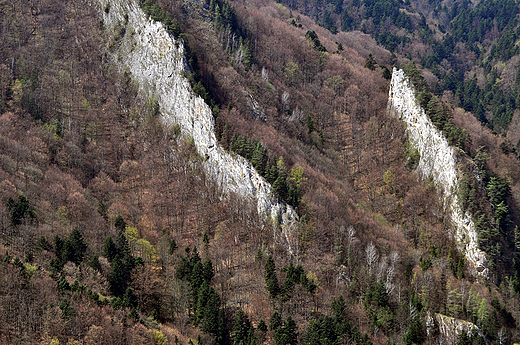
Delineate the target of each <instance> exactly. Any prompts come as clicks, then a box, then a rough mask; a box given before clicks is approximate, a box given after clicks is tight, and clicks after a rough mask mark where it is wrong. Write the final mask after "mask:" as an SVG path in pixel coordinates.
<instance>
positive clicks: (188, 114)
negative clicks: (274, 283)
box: [99, 0, 298, 254]
mask: <svg viewBox="0 0 520 345" xmlns="http://www.w3.org/2000/svg"><path fill="white" fill-rule="evenodd" d="M99 3H100V5H101V6H100V13H101V15H102V16H103V22H104V25H105V27H106V28H107V29H108V31H109V32H115V33H118V32H121V28H123V29H124V35H121V36H122V37H121V38H120V39H119V40H118V41H117V43H116V44H115V48H114V52H113V54H112V55H113V58H114V59H115V61H116V62H117V63H118V65H119V67H120V69H121V71H128V72H129V73H130V74H131V75H132V78H133V79H134V80H136V81H137V82H138V84H139V88H140V89H141V90H142V91H144V92H145V93H146V94H148V95H149V96H151V97H154V98H155V99H156V100H157V101H158V102H159V105H160V113H161V116H162V119H163V120H164V122H165V123H166V124H170V125H173V124H179V125H180V129H181V132H182V134H183V135H184V137H186V138H192V139H193V142H194V144H195V146H196V148H197V151H198V152H199V154H200V155H201V156H202V157H203V159H204V160H205V163H204V164H205V168H206V170H207V172H208V173H209V174H208V175H209V176H211V177H212V178H213V179H214V180H215V181H217V183H218V184H219V185H220V186H221V188H222V191H223V192H224V193H229V192H234V193H236V194H238V195H240V196H241V197H242V198H244V200H249V201H250V202H252V203H253V204H256V206H257V209H258V213H259V214H261V215H262V216H264V217H266V218H270V219H271V220H272V221H274V222H275V224H277V225H278V224H279V225H280V226H281V229H282V232H283V234H284V236H283V237H285V241H286V242H287V244H288V245H289V246H288V249H289V251H291V252H293V253H295V251H296V246H295V245H291V242H292V241H291V237H292V236H291V231H290V230H291V229H292V228H293V227H295V226H296V222H297V218H298V217H297V214H296V212H295V211H294V209H293V208H292V207H291V206H289V205H287V204H286V203H285V202H283V201H280V200H279V198H278V197H276V196H273V195H272V194H271V185H270V184H269V183H268V182H267V181H266V180H265V179H263V178H262V177H261V176H260V175H259V174H258V173H257V172H256V171H255V169H254V168H253V166H252V165H251V164H250V163H249V162H248V161H247V160H246V159H244V158H242V157H240V156H238V155H231V154H229V153H228V152H226V151H225V150H224V149H223V148H222V147H221V146H220V145H219V143H218V141H217V139H216V137H215V131H214V119H213V114H212V112H211V110H210V108H209V106H208V105H207V104H206V103H205V102H204V100H203V99H202V98H201V97H199V96H197V95H195V94H194V93H193V91H192V89H191V86H190V84H189V82H188V80H187V79H186V78H185V77H184V73H185V71H186V69H188V68H189V67H188V66H187V63H186V59H185V55H184V46H183V43H182V41H180V40H175V39H174V38H173V37H172V36H171V35H169V34H168V32H167V31H166V30H165V28H164V27H163V26H162V24H161V23H158V22H154V21H152V20H151V19H149V18H148V17H147V16H146V15H145V14H144V12H143V11H142V10H141V8H140V7H139V5H138V3H137V1H135V0H117V1H116V0H99ZM106 9H108V11H107V10H106ZM295 254H296V253H295Z"/></svg>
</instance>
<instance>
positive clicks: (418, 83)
mask: <svg viewBox="0 0 520 345" xmlns="http://www.w3.org/2000/svg"><path fill="white" fill-rule="evenodd" d="M404 72H405V74H406V75H407V76H408V77H409V78H410V80H411V81H412V83H413V84H414V86H415V90H416V95H417V100H418V101H419V103H420V104H421V107H422V108H423V109H424V111H425V113H426V115H428V117H429V118H430V120H431V121H432V122H433V124H434V125H435V127H436V128H437V129H439V130H440V131H441V132H442V133H443V134H444V136H445V137H446V139H447V140H448V142H449V143H450V145H453V146H456V147H458V148H460V149H461V150H463V151H465V152H467V153H468V154H469V153H470V148H471V138H470V136H469V133H468V132H467V131H466V130H465V129H461V128H460V127H457V126H456V125H455V124H454V123H453V114H452V112H451V111H450V109H449V108H448V107H447V106H446V105H445V104H444V103H443V102H442V101H441V100H440V99H439V98H438V97H437V96H436V95H434V94H433V93H432V92H431V91H430V89H429V87H428V85H427V84H426V83H425V82H424V78H423V77H422V76H421V73H422V72H421V71H420V70H419V69H418V68H417V67H416V66H415V64H414V63H412V62H410V63H409V64H408V65H406V66H405V67H404Z"/></svg>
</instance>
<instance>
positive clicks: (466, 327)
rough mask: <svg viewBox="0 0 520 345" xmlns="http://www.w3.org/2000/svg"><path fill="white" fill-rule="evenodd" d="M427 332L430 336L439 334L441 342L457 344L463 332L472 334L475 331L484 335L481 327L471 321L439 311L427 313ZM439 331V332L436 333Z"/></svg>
mask: <svg viewBox="0 0 520 345" xmlns="http://www.w3.org/2000/svg"><path fill="white" fill-rule="evenodd" d="M426 327H427V329H426V332H427V333H428V336H430V335H431V334H432V335H436V336H438V338H437V340H439V341H440V342H439V343H440V344H455V343H456V342H457V340H458V338H459V336H460V334H461V333H462V332H466V334H468V335H471V334H473V333H476V334H480V335H482V332H481V331H480V329H479V328H478V327H477V325H475V324H474V323H471V322H469V321H465V320H461V319H455V318H453V317H450V316H446V315H442V314H439V313H435V314H433V315H432V313H430V312H428V313H427V315H426ZM436 333H438V334H436Z"/></svg>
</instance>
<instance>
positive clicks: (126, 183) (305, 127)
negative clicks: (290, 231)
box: [0, 0, 519, 344]
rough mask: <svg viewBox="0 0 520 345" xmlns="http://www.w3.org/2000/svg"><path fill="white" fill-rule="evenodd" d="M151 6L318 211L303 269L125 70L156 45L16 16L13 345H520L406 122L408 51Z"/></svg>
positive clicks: (59, 13) (82, 24)
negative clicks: (468, 263) (456, 341)
mask: <svg viewBox="0 0 520 345" xmlns="http://www.w3.org/2000/svg"><path fill="white" fill-rule="evenodd" d="M137 3H139V5H140V7H141V8H142V9H143V10H144V11H145V12H146V13H147V14H148V15H150V16H151V18H153V20H156V21H161V22H163V23H164V24H165V25H166V26H167V28H168V29H169V31H170V33H171V34H172V35H174V37H176V38H178V39H182V40H183V41H184V44H185V45H186V47H187V49H188V54H187V61H188V64H189V66H187V67H186V70H185V77H186V78H187V79H188V80H190V81H191V83H192V87H193V90H194V91H195V92H197V93H198V94H200V95H201V96H203V97H204V98H205V99H206V101H207V103H208V104H209V105H210V106H211V107H212V110H213V115H214V118H215V122H216V127H217V129H216V135H217V138H218V139H219V141H220V143H221V145H222V146H223V147H225V148H226V149H227V150H228V151H229V152H231V153H234V154H238V155H242V156H244V157H245V158H247V159H249V160H251V162H252V164H253V165H254V166H255V168H256V169H257V170H258V171H259V173H261V174H262V175H263V176H264V177H265V178H266V180H268V181H269V182H271V183H272V188H273V190H272V192H273V194H278V195H280V196H281V197H282V198H284V199H285V200H287V201H288V202H289V203H291V204H292V205H293V206H295V207H296V209H297V212H298V214H299V216H300V223H299V226H298V228H297V229H296V230H295V238H296V239H297V241H296V243H297V245H298V247H299V250H298V253H299V255H298V256H293V255H291V254H290V253H288V252H287V251H286V250H285V249H284V247H283V246H282V245H280V241H279V238H278V235H277V234H278V230H277V229H276V224H272V223H269V222H267V223H266V222H264V221H263V220H262V219H261V218H259V217H258V215H257V210H256V206H254V205H249V204H248V203H247V202H244V200H243V199H242V198H241V197H240V196H239V195H233V194H232V193H222V190H221V188H219V186H218V184H216V183H215V181H214V180H213V179H212V178H211V177H210V176H206V174H205V173H204V170H203V169H202V166H203V164H204V159H205V157H202V156H200V155H199V154H197V152H196V150H195V147H194V145H193V142H191V141H190V138H188V137H183V136H182V135H181V134H180V133H181V131H180V130H179V128H178V127H176V126H174V125H173V126H171V125H169V126H166V125H164V123H163V122H162V121H161V117H160V115H159V109H160V105H159V104H158V103H157V100H155V99H154V98H153V97H150V94H147V93H145V92H140V91H138V90H139V87H138V85H136V84H135V83H136V81H135V80H134V79H132V75H131V74H130V73H128V71H126V72H125V70H124V69H120V66H118V65H117V63H116V59H114V53H115V52H116V51H117V49H118V45H119V44H120V42H121V39H122V38H123V37H126V38H128V37H131V36H132V35H134V34H135V32H133V31H132V30H133V29H134V28H132V27H129V26H125V25H126V24H125V23H124V20H123V21H122V22H121V26H119V27H116V28H115V29H113V30H112V29H108V28H106V27H104V26H103V25H102V24H101V23H100V19H101V17H102V14H103V13H110V11H112V10H113V9H111V8H110V6H104V7H102V6H99V4H98V2H94V1H93V2H85V1H74V0H69V1H62V2H59V3H57V2H53V1H50V0H43V1H40V2H38V3H35V2H28V1H25V0H15V1H9V2H0V6H1V8H2V11H1V12H0V13H1V14H0V20H1V23H2V25H1V27H0V30H1V31H0V39H1V40H2V44H1V46H0V73H1V74H0V83H1V84H0V85H1V87H0V91H1V99H0V106H1V108H0V109H1V115H0V121H1V126H0V188H1V189H2V192H1V193H0V199H1V200H0V255H1V256H2V263H0V271H1V272H0V277H1V278H0V321H1V322H0V343H9V344H11V343H20V344H22V343H23V344H26V343H53V344H57V343H58V342H59V343H67V342H71V343H73V342H75V341H76V342H80V343H85V344H100V343H106V344H117V343H122V344H126V343H150V344H164V343H179V342H180V343H183V344H187V343H189V342H192V343H198V344H201V343H207V344H209V343H222V344H225V343H237V344H238V343H241V342H242V343H250V344H251V343H275V344H295V343H304V344H326V343H344V342H347V343H348V342H353V343H357V344H369V343H377V344H383V343H398V344H399V343H406V344H412V343H422V342H427V341H430V342H431V341H432V340H435V339H438V340H439V341H444V340H443V339H444V338H442V337H441V336H446V334H439V333H438V332H439V329H442V328H439V327H437V326H438V325H437V324H438V323H439V322H448V321H446V320H449V318H448V317H446V316H444V315H447V316H450V317H454V318H457V319H464V320H467V321H469V322H472V323H474V324H475V325H476V326H477V327H478V328H479V329H480V330H482V334H484V335H485V336H486V338H487V339H488V341H492V342H499V341H502V340H504V339H505V338H506V337H507V339H508V341H518V336H519V335H518V331H517V330H516V320H518V316H519V309H518V306H519V300H518V295H517V291H515V286H514V284H513V282H514V281H513V279H509V278H508V277H507V275H505V274H502V272H503V271H500V270H499V269H497V271H496V272H498V273H500V274H498V273H497V275H496V277H498V278H499V279H500V280H487V281H486V280H478V279H476V278H475V277H472V276H471V275H469V274H468V273H469V270H468V269H467V267H465V262H464V255H463V253H459V252H458V251H457V249H456V248H457V246H456V244H455V242H454V238H453V235H452V234H453V231H452V230H453V229H452V225H451V224H450V221H449V217H447V215H446V214H445V212H444V211H445V208H444V207H443V205H442V202H441V200H442V199H441V198H439V193H438V191H437V190H436V189H435V186H434V184H433V183H431V182H428V181H425V182H421V181H420V180H419V178H418V176H417V175H416V174H415V172H414V170H415V168H416V165H417V162H418V161H417V159H418V157H417V152H416V151H414V150H413V149H412V148H411V147H410V146H409V145H408V144H407V142H406V134H405V129H404V127H403V125H402V124H401V123H400V122H399V121H398V120H397V119H395V118H393V117H390V116H389V115H388V114H387V113H386V104H387V93H388V79H386V78H388V77H389V75H388V74H386V73H384V72H385V69H384V68H375V67H376V66H377V62H379V63H381V64H382V63H383V62H385V63H386V64H388V67H389V64H390V63H391V60H390V57H391V56H390V53H389V52H387V51H385V50H384V49H383V48H381V47H377V45H376V42H375V41H374V40H373V39H371V38H369V37H368V35H362V34H360V33H353V34H350V35H347V34H338V35H336V36H333V35H332V33H330V32H327V31H326V30H324V29H323V28H320V27H318V26H317V25H315V24H314V23H313V19H314V18H309V17H307V16H305V15H304V14H302V13H300V14H299V13H297V12H296V11H294V12H291V10H290V9H289V8H286V7H284V6H281V5H280V4H276V3H271V2H266V1H258V2H254V1H250V2H247V3H239V2H237V3H229V2H226V1H218V0H217V1H210V2H208V3H203V2H195V1H189V2H180V1H166V0H159V1H157V2H154V1H149V0H147V1H139V2H136V4H137ZM308 6H309V8H319V6H315V5H311V4H308ZM374 6H375V5H374ZM351 7H352V8H354V7H355V6H354V4H352V6H351ZM360 8H361V7H360ZM376 12H377V13H379V12H378V11H376ZM400 13H401V12H400ZM334 16H335V15H331V18H333V19H334ZM405 21H406V20H405ZM412 23H414V22H413V21H412ZM368 51H372V52H373V53H374V57H375V59H376V60H377V61H373V62H371V61H370V60H369V61H368V62H369V63H367V61H366V59H365V58H366V54H365V53H367V52H368ZM365 66H366V67H365ZM386 71H388V70H386ZM467 117H468V115H467V114H466V113H465V112H463V111H461V110H457V111H456V112H455V113H454V116H453V119H452V122H453V123H454V124H458V125H459V126H460V125H464V126H467V128H468V129H467V130H468V132H470V135H471V136H472V138H473V141H472V142H471V146H470V148H469V151H470V152H477V151H476V148H478V146H477V145H478V144H479V143H482V142H486V143H488V146H487V147H488V148H489V149H488V150H489V151H488V152H490V153H494V151H491V150H494V149H498V145H497V144H498V143H499V141H501V139H497V138H496V137H494V136H493V135H492V134H491V133H490V131H489V132H483V133H482V132H481V130H480V128H479V127H478V126H476V125H475V123H472V122H468V120H467ZM468 123H469V124H468ZM476 136H478V137H476ZM479 152H481V151H479ZM481 154H482V155H483V154H484V153H481ZM491 156H492V157H491V158H490V159H489V161H488V165H489V168H487V169H496V168H498V169H497V170H499V171H501V173H502V174H505V175H507V174H510V175H511V177H510V178H512V179H516V177H515V176H514V175H513V174H512V173H511V172H512V171H514V169H513V168H514V164H516V162H517V161H515V160H514V159H513V158H511V159H506V158H507V157H506V156H505V154H504V153H501V154H497V155H494V156H493V155H491ZM472 157H474V158H475V157H476V156H474V155H472ZM504 157H505V158H504ZM468 166H469V163H468ZM500 169H501V170H500ZM491 177H492V176H491ZM491 177H490V178H489V179H491ZM514 181H516V180H514ZM514 188H515V187H513V193H514ZM478 191H479V190H476V192H475V193H477V192H478ZM497 200H498V199H497ZM511 205H514V204H513V203H512V204H511ZM486 207H488V206H486ZM512 214H513V215H514V214H515V213H514V210H513V212H512ZM511 221H512V222H513V224H515V223H514V222H515V219H514V218H513V219H512V220H511ZM510 229H512V228H510ZM510 231H513V230H510ZM509 234H510V235H511V233H509ZM509 253H511V252H509ZM508 260H509V259H508ZM507 262H511V261H510V260H509V261H507ZM498 265H499V267H501V266H500V262H499V263H498ZM500 269H502V268H500ZM504 272H510V271H509V270H504ZM494 283H500V286H496V285H494ZM432 315H434V316H432ZM432 320H437V321H432ZM456 322H458V321H456ZM472 328H473V326H471V325H470V326H469V328H467V329H472ZM427 330H429V332H427ZM448 336H451V337H453V338H456V337H457V335H456V334H453V332H452V333H450V334H448ZM461 339H462V340H464V341H469V340H468V338H467V337H466V338H464V335H463V336H461ZM475 339H477V338H475ZM475 341H479V340H475Z"/></svg>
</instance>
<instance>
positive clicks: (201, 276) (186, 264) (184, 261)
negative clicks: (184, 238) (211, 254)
mask: <svg viewBox="0 0 520 345" xmlns="http://www.w3.org/2000/svg"><path fill="white" fill-rule="evenodd" d="M185 252H186V255H183V256H182V257H181V259H180V263H179V264H178V266H177V269H176V270H175V278H176V279H180V280H184V281H187V282H188V283H189V284H190V288H191V295H192V296H191V303H190V304H191V310H192V311H193V320H194V324H195V326H200V328H201V330H202V331H203V332H205V333H209V334H212V335H213V336H214V337H215V339H216V342H217V343H219V344H222V343H226V342H227V341H229V339H228V338H229V332H228V330H227V317H226V313H225V310H224V309H223V308H221V303H220V297H219V295H218V294H217V292H216V291H215V289H214V288H213V287H212V286H210V284H211V279H213V276H214V271H213V264H212V263H211V260H210V259H208V258H206V259H205V260H204V262H202V260H201V258H200V256H199V253H198V251H197V248H195V247H194V248H193V250H190V248H186V250H185Z"/></svg>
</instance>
